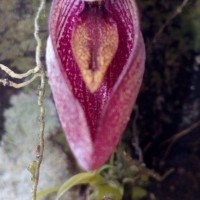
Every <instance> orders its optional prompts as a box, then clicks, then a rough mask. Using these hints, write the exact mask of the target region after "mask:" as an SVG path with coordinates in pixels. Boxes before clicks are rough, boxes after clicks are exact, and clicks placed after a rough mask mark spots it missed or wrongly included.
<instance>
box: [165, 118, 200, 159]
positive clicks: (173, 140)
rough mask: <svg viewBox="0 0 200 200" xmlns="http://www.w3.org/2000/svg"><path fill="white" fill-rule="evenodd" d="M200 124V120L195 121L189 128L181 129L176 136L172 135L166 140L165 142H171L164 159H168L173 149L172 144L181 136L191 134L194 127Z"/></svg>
mask: <svg viewBox="0 0 200 200" xmlns="http://www.w3.org/2000/svg"><path fill="white" fill-rule="evenodd" d="M199 126H200V121H197V122H195V123H193V124H192V125H190V126H189V127H188V128H186V129H184V130H182V131H180V132H179V133H176V134H175V135H174V136H172V137H171V138H169V139H168V140H166V141H165V142H164V143H163V145H164V144H167V143H170V144H169V146H168V147H167V150H166V152H165V155H164V156H163V160H165V159H166V157H167V156H168V155H169V152H170V151H171V148H172V146H173V145H174V143H175V142H176V141H177V140H179V139H180V138H182V137H184V136H186V135H188V134H190V133H191V132H192V131H193V130H194V129H196V128H197V127H199Z"/></svg>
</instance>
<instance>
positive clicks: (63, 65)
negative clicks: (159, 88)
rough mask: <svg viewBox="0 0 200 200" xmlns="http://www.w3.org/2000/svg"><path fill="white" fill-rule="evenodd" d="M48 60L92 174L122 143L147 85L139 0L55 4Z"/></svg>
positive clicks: (66, 119) (67, 128) (76, 146)
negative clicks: (137, 3) (139, 92)
mask: <svg viewBox="0 0 200 200" xmlns="http://www.w3.org/2000/svg"><path fill="white" fill-rule="evenodd" d="M49 32H50V35H49V39H48V43H47V51H46V60H47V68H48V76H49V80H50V85H51V88H52V92H53V96H54V100H55V104H56V107H57V111H58V114H59V117H60V121H61V124H62V126H63V129H64V132H65V135H66V138H67V140H68V143H69V145H70V147H71V149H72V151H73V153H74V155H75V157H76V159H77V161H78V163H79V164H80V166H81V167H82V168H84V169H86V170H90V169H96V168H98V167H100V166H101V165H102V164H104V163H105V162H106V161H107V160H108V158H109V156H110V154H111V153H112V152H113V150H114V148H115V147H116V145H117V143H118V142H119V140H120V137H121V134H122V133H123V131H124V129H125V127H126V125H127V122H128V120H129V116H130V114H131V111H132V108H133V105H134V103H135V99H136V97H137V95H138V90H139V88H140V85H141V82H142V76H143V72H144V61H145V49H144V43H143V38H142V35H141V32H140V24H139V16H138V10H137V7H136V3H135V1H134V0H54V1H53V4H52V8H51V13H50V18H49Z"/></svg>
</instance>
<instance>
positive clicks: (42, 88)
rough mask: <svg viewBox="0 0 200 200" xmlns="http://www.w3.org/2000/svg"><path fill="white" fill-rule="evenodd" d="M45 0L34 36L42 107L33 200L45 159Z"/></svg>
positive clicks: (41, 2) (39, 98)
mask: <svg viewBox="0 0 200 200" xmlns="http://www.w3.org/2000/svg"><path fill="white" fill-rule="evenodd" d="M45 3H46V1H45V0H41V1H40V6H39V8H38V11H37V14H36V17H35V32H34V36H35V39H36V42H37V46H36V57H35V59H36V65H37V67H38V68H39V70H40V73H41V80H40V89H39V96H38V106H39V108H40V116H39V123H40V131H39V145H38V146H37V149H36V162H37V164H36V168H35V174H34V177H35V178H34V180H33V186H32V200H36V194H37V188H38V183H39V176H40V165H41V163H42V160H43V153H44V130H45V121H44V117H45V107H44V93H45V84H46V75H45V71H44V68H43V67H42V61H41V56H42V41H41V38H40V36H39V19H40V17H41V14H42V11H43V10H44V8H45Z"/></svg>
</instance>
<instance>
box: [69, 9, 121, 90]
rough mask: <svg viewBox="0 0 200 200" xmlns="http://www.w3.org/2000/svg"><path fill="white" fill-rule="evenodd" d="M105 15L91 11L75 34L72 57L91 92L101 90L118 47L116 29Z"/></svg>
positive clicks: (84, 17) (95, 10)
mask: <svg viewBox="0 0 200 200" xmlns="http://www.w3.org/2000/svg"><path fill="white" fill-rule="evenodd" d="M104 12H106V11H105V9H103V8H97V7H90V8H89V9H87V10H86V11H85V13H83V16H82V18H83V20H81V22H80V23H79V24H78V25H77V26H76V27H75V28H74V31H73V33H72V40H71V46H72V51H73V55H74V58H75V60H76V62H77V65H78V67H79V69H80V72H81V75H82V78H83V80H84V82H85V84H86V86H87V88H88V89H89V90H90V92H95V91H96V90H98V88H99V87H100V85H101V83H102V81H103V79H104V76H105V74H106V71H107V69H108V67H109V65H110V63H111V61H112V59H113V57H114V56H115V53H116V51H117V49H118V44H119V35H118V28H117V25H116V23H115V21H114V20H113V19H112V18H111V17H110V16H109V14H108V13H104Z"/></svg>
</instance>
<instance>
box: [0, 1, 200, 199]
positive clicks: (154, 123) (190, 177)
mask: <svg viewBox="0 0 200 200" xmlns="http://www.w3.org/2000/svg"><path fill="white" fill-rule="evenodd" d="M137 2H138V6H139V9H140V12H141V26H142V32H143V36H144V39H145V43H146V50H147V60H146V71H145V75H144V81H143V85H142V88H141V91H140V94H139V97H138V99H137V105H136V106H135V109H134V110H133V113H132V116H131V120H130V122H129V124H128V126H127V129H126V131H125V133H124V136H123V138H122V145H125V146H126V148H127V149H129V152H130V153H131V156H132V157H133V158H134V159H138V155H137V152H136V151H135V148H134V145H133V140H132V138H134V137H135V135H137V136H138V138H139V144H140V147H141V150H142V153H143V159H144V162H145V163H146V166H147V167H148V168H151V169H154V170H155V171H156V172H157V173H159V174H164V173H165V172H166V171H168V170H169V169H171V168H173V169H174V170H175V171H174V172H173V173H172V174H170V175H169V176H168V177H167V178H166V179H164V180H163V181H161V182H158V181H156V180H154V179H148V180H147V181H145V183H144V182H143V183H140V189H142V192H140V194H141V195H135V196H134V195H132V199H133V200H139V199H141V200H142V199H143V200H199V199H200V170H199V169H200V0H188V3H187V4H186V5H185V6H184V7H183V9H182V10H181V8H182V5H183V3H184V2H187V1H183V0H174V1H171V0H138V1H137ZM50 3H51V1H50V0H49V1H47V8H46V11H45V12H44V13H43V18H42V20H41V36H42V38H43V41H44V44H43V46H44V47H45V40H46V38H47V35H48V25H47V17H48V12H49V7H50ZM38 4H39V1H38V0H37V1H24V0H2V1H0V63H2V64H4V65H7V66H10V67H11V68H12V69H13V70H14V71H16V72H25V71H27V70H28V69H30V68H32V67H34V65H35V63H34V55H35V54H34V51H35V45H36V43H35V40H34V37H33V29H34V27H33V20H34V16H35V13H36V9H37V6H38ZM179 10H180V11H181V12H178V11H179ZM43 60H44V55H43ZM0 78H8V76H7V75H6V74H5V73H3V72H1V71H0ZM38 83H39V82H38V81H35V82H34V83H32V84H30V85H29V86H28V87H25V88H23V89H20V90H19V89H12V88H9V87H3V86H0V141H1V142H0V144H1V145H0V200H3V199H5V200H12V199H19V200H27V199H30V189H31V175H30V172H29V171H28V170H27V167H28V165H29V164H30V163H31V161H32V160H33V159H34V155H35V152H34V150H35V146H36V143H37V133H38V130H37V127H38V113H39V110H38V107H37V95H38V91H37V89H38ZM45 102H46V108H47V117H46V132H45V140H46V147H45V157H44V162H43V165H42V169H41V181H40V186H39V187H40V188H46V187H49V186H54V185H59V184H61V183H63V182H64V181H66V180H67V179H68V178H69V177H70V176H72V175H73V174H75V173H77V172H78V171H79V169H78V167H77V166H76V164H75V161H74V159H73V156H72V155H71V153H70V151H69V149H68V147H67V145H66V142H65V139H64V136H63V133H62V129H61V128H60V124H59V120H58V118H57V114H56V110H55V108H54V103H53V100H52V97H51V92H50V89H49V87H47V92H46V96H45ZM133 124H134V126H133ZM55 159H56V162H55ZM77 191H78V190H74V191H73V192H71V194H70V195H71V196H70V195H69V196H68V197H67V200H70V199H83V198H80V197H78V196H77V195H79V191H78V192H77ZM128 193H129V192H128ZM74 195H76V197H75V196H74ZM48 199H50V197H49V198H48ZM124 199H125V200H127V199H129V200H130V197H129V196H128V194H127V195H125V196H124Z"/></svg>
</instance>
